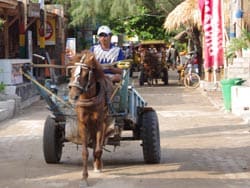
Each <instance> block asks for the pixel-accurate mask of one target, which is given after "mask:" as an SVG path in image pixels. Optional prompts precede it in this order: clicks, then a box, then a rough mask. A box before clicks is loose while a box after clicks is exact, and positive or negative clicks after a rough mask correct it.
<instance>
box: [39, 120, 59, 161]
mask: <svg viewBox="0 0 250 188" xmlns="http://www.w3.org/2000/svg"><path fill="white" fill-rule="evenodd" d="M61 137H62V134H61V131H60V130H59V128H58V127H57V126H56V122H55V120H54V119H53V118H52V117H51V116H48V117H47V119H46V121H45V125H44V129H43V154H44V158H45V161H46V162H47V163H58V162H59V161H60V159H61V156H62V147H63V143H62V139H61Z"/></svg>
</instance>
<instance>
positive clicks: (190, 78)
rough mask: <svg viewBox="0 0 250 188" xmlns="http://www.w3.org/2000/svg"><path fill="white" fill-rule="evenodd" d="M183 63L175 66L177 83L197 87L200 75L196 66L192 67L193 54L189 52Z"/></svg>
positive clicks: (187, 86)
mask: <svg viewBox="0 0 250 188" xmlns="http://www.w3.org/2000/svg"><path fill="white" fill-rule="evenodd" d="M190 55H191V56H190V57H189V58H188V60H187V62H186V63H185V64H181V65H178V66H177V72H178V73H179V83H180V84H183V85H184V86H185V87H186V88H197V87H199V85H200V76H199V75H198V74H197V73H198V68H197V67H194V61H195V58H196V57H195V56H194V54H193V53H192V54H190Z"/></svg>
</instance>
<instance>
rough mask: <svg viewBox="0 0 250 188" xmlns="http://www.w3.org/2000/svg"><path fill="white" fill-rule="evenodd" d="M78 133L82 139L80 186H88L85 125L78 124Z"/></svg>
mask: <svg viewBox="0 0 250 188" xmlns="http://www.w3.org/2000/svg"><path fill="white" fill-rule="evenodd" d="M79 133H80V136H81V139H82V165H83V172H82V181H81V182H80V187H84V186H88V181H87V179H88V156H89V152H88V134H87V128H86V127H85V125H81V126H79Z"/></svg>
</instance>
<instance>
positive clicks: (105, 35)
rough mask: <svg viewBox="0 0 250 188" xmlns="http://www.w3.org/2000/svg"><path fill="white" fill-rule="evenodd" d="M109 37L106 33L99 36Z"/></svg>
mask: <svg viewBox="0 0 250 188" xmlns="http://www.w3.org/2000/svg"><path fill="white" fill-rule="evenodd" d="M108 36H109V35H108V34H106V33H100V34H99V37H108Z"/></svg>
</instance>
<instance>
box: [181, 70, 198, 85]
mask: <svg viewBox="0 0 250 188" xmlns="http://www.w3.org/2000/svg"><path fill="white" fill-rule="evenodd" d="M191 75H192V77H194V78H195V79H196V80H197V82H196V83H195V85H191V86H190V85H189V84H188V79H189V77H190V75H189V74H187V75H185V77H184V80H183V83H184V86H185V87H187V88H194V89H195V88H197V87H199V85H200V76H199V75H198V74H196V73H191Z"/></svg>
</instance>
